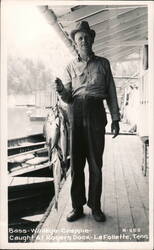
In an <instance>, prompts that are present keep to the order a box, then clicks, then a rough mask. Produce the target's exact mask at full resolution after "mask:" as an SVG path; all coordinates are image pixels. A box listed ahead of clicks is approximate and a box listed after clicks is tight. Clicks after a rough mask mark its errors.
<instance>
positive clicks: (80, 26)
mask: <svg viewBox="0 0 154 250" xmlns="http://www.w3.org/2000/svg"><path fill="white" fill-rule="evenodd" d="M79 31H84V32H87V33H89V34H90V36H91V37H92V39H93V40H94V38H95V35H96V33H95V31H94V30H92V29H90V27H89V23H88V22H87V21H81V22H78V23H77V24H76V28H75V29H74V30H72V31H71V32H70V37H71V39H72V40H74V37H75V34H76V33H77V32H79Z"/></svg>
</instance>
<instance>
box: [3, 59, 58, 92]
mask: <svg viewBox="0 0 154 250" xmlns="http://www.w3.org/2000/svg"><path fill="white" fill-rule="evenodd" d="M52 81H53V75H52V70H51V69H50V68H48V67H47V66H46V65H45V63H44V62H43V61H40V60H38V61H33V60H32V59H29V58H21V57H15V56H8V58H7V82H8V94H30V93H32V92H34V91H36V90H49V89H50V86H51V83H52Z"/></svg>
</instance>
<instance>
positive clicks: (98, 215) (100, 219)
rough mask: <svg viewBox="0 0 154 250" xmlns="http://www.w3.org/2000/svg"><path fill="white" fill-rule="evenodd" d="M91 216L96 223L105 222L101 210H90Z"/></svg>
mask: <svg viewBox="0 0 154 250" xmlns="http://www.w3.org/2000/svg"><path fill="white" fill-rule="evenodd" d="M92 215H93V217H94V219H95V221H97V222H105V221H106V216H105V214H104V213H103V212H102V211H101V209H96V210H92Z"/></svg>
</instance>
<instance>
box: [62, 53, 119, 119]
mask: <svg viewBox="0 0 154 250" xmlns="http://www.w3.org/2000/svg"><path fill="white" fill-rule="evenodd" d="M64 78H65V83H64V87H65V88H64V90H63V91H62V92H61V93H60V95H61V97H62V99H63V100H64V101H65V102H71V101H73V99H74V98H76V97H79V98H80V97H85V96H88V97H93V98H99V99H100V98H101V99H106V101H107V104H108V107H109V110H110V113H111V117H112V120H120V114H119V107H118V101H117V94H116V88H115V83H114V80H113V76H112V72H111V68H110V63H109V61H108V60H107V59H106V58H104V57H98V56H95V55H94V54H92V55H91V56H90V58H89V60H88V61H84V60H83V59H82V58H80V57H78V58H76V59H74V60H73V61H72V62H71V63H70V64H69V65H68V66H67V67H66V69H65V76H64Z"/></svg>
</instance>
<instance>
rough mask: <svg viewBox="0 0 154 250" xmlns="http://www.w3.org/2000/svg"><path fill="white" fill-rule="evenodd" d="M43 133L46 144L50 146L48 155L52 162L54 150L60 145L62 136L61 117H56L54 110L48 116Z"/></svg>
mask: <svg viewBox="0 0 154 250" xmlns="http://www.w3.org/2000/svg"><path fill="white" fill-rule="evenodd" d="M43 133H44V136H45V138H46V143H47V145H48V155H49V161H50V160H51V157H52V156H51V154H52V150H53V148H54V147H55V146H56V145H57V144H58V140H59V135H60V125H59V117H58V116H57V117H55V113H54V111H53V110H51V111H50V113H49V114H48V116H47V119H46V121H45V124H44V127H43Z"/></svg>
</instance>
